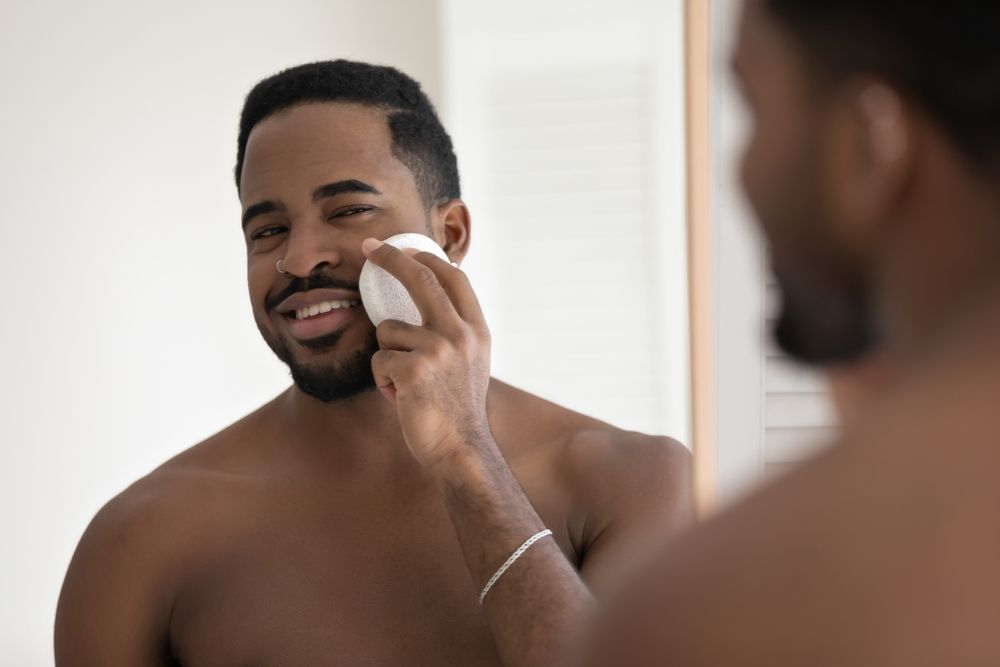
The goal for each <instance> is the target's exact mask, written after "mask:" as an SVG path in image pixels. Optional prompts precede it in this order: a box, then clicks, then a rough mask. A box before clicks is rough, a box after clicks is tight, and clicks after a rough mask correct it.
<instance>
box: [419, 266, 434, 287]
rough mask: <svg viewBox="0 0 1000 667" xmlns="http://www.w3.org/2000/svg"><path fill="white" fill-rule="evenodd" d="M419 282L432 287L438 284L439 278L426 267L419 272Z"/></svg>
mask: <svg viewBox="0 0 1000 667" xmlns="http://www.w3.org/2000/svg"><path fill="white" fill-rule="evenodd" d="M417 280H419V281H420V282H421V283H423V284H424V285H432V284H434V283H436V282H437V276H436V275H434V272H433V271H431V270H430V269H429V268H427V267H426V266H424V267H421V268H420V269H419V270H418V271H417Z"/></svg>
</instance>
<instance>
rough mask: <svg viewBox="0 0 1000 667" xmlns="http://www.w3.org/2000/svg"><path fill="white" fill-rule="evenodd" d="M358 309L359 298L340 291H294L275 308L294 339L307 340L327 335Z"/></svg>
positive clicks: (343, 323) (342, 324)
mask: <svg viewBox="0 0 1000 667" xmlns="http://www.w3.org/2000/svg"><path fill="white" fill-rule="evenodd" d="M359 310H361V296H360V295H359V294H358V293H357V292H350V291H347V290H342V289H314V290H309V291H307V292H297V293H295V294H293V295H291V296H289V297H288V298H287V299H285V300H284V301H282V302H281V303H280V304H278V306H277V307H276V308H275V311H276V312H277V313H278V314H279V315H280V316H281V321H282V322H284V323H285V325H286V326H287V327H288V329H289V331H290V332H291V334H292V336H293V337H294V338H297V339H299V340H309V339H310V338H317V337H320V336H326V335H329V334H331V333H333V332H335V331H337V330H338V329H340V328H341V327H343V326H344V325H345V324H346V323H347V322H349V321H350V320H351V319H352V318H353V317H354V316H355V315H356V314H357V312H358V311H359Z"/></svg>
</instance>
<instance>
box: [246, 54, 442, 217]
mask: <svg viewBox="0 0 1000 667" xmlns="http://www.w3.org/2000/svg"><path fill="white" fill-rule="evenodd" d="M310 102H345V103H354V104H363V105H366V106H370V107H373V108H375V109H379V110H381V111H383V112H384V113H385V115H386V120H387V122H388V123H389V131H390V133H391V134H392V152H393V154H394V155H395V156H396V157H397V158H398V159H399V161H400V162H402V163H403V164H405V165H406V166H407V168H409V170H410V171H411V172H412V173H413V177H414V180H416V183H417V189H418V191H419V192H420V196H421V198H422V199H423V202H424V204H425V205H426V206H427V207H430V206H431V205H433V204H435V203H438V202H441V201H446V200H449V199H455V198H458V197H460V196H461V187H460V184H459V179H458V161H457V159H456V158H455V150H454V148H453V146H452V143H451V137H449V136H448V133H447V132H446V131H445V129H444V126H443V125H442V124H441V120H440V119H439V118H438V115H437V112H436V111H435V110H434V105H433V104H431V101H430V100H429V99H428V98H427V95H426V94H425V93H424V91H423V90H422V89H421V88H420V84H419V83H417V82H416V81H414V80H413V79H412V78H411V77H409V76H407V75H406V74H403V73H402V72H400V71H399V70H397V69H395V68H393V67H384V66H380V65H370V64H368V63H361V62H354V61H350V60H327V61H322V62H314V63H308V64H305V65H299V66H297V67H292V68H289V69H286V70H284V71H282V72H279V73H278V74H274V75H273V76H269V77H268V78H266V79H264V80H263V81H261V82H260V83H258V84H257V85H256V86H254V87H253V89H252V90H251V91H250V93H249V94H248V95H247V98H246V101H245V102H244V103H243V112H242V113H241V114H240V134H239V139H238V141H237V149H236V170H235V175H236V188H237V190H239V188H240V176H241V173H242V171H243V160H244V158H245V157H246V148H247V139H248V138H249V137H250V131H251V130H253V128H254V127H255V126H256V125H257V123H259V122H260V121H262V120H264V119H265V118H267V117H269V116H271V115H273V114H275V113H278V112H279V111H283V110H285V109H290V108H292V107H295V106H299V105H301V104H307V103H310Z"/></svg>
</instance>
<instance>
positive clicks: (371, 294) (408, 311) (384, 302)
mask: <svg viewBox="0 0 1000 667" xmlns="http://www.w3.org/2000/svg"><path fill="white" fill-rule="evenodd" d="M383 243H388V244H389V245H392V246H395V247H397V248H399V249H400V250H403V249H405V248H416V249H417V250H420V251H422V252H429V253H433V254H435V255H437V256H438V257H440V258H441V259H443V260H444V261H446V262H447V261H448V256H447V255H445V254H444V250H442V249H441V247H440V246H439V245H438V244H437V243H435V242H434V239H432V238H431V237H429V236H424V235H423V234H412V233H409V234H396V235H395V236H390V237H389V238H387V239H385V240H384V241H383ZM358 283H359V289H360V291H361V302H362V303H363V304H364V306H365V312H367V313H368V317H369V319H371V321H372V322H373V323H374V324H375V326H378V325H379V323H381V322H382V320H402V321H403V322H408V323H409V324H416V325H420V324H423V320H422V319H421V317H420V311H418V310H417V304H415V303H413V299H411V298H410V294H409V292H407V291H406V288H405V287H403V283H401V282H399V281H398V280H396V279H395V278H394V277H393V276H392V275H391V274H390V273H389V272H388V271H386V270H385V269H383V268H382V267H380V266H376V265H374V264H372V263H371V262H367V261H366V262H365V264H364V266H362V267H361V278H359V280H358Z"/></svg>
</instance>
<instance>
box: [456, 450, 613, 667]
mask: <svg viewBox="0 0 1000 667" xmlns="http://www.w3.org/2000/svg"><path fill="white" fill-rule="evenodd" d="M476 440H477V441H478V442H477V443H476V444H475V445H474V446H471V447H470V446H469V445H468V444H467V445H466V447H465V448H463V454H462V455H461V456H460V457H457V458H458V460H456V461H453V462H452V463H451V465H449V466H448V469H447V472H446V473H442V474H440V475H438V477H437V479H438V485H439V488H440V490H441V494H442V496H443V498H444V501H445V505H446V506H447V508H448V512H449V514H450V516H451V521H452V524H453V525H454V527H455V532H456V533H457V535H458V539H459V542H460V543H461V545H462V551H463V553H464V556H465V562H466V564H467V565H468V568H469V572H470V574H471V575H472V580H473V582H474V583H475V585H476V586H477V588H478V590H482V589H483V587H484V586H485V585H486V583H487V581H488V580H489V579H490V577H491V576H492V575H493V573H494V572H496V571H497V568H499V567H500V565H501V564H503V563H504V561H506V560H507V558H508V557H509V556H510V555H511V554H512V553H514V551H515V550H516V549H517V548H518V547H519V546H520V545H521V544H523V543H524V541H525V540H526V539H527V538H529V537H531V536H532V535H534V534H536V533H538V532H539V531H541V530H544V529H545V528H546V526H544V525H543V523H542V520H541V519H540V518H539V517H538V514H537V513H536V512H535V510H534V508H533V507H532V506H531V503H530V502H529V501H528V498H527V497H526V496H525V495H524V491H523V490H522V489H521V486H520V485H519V484H518V482H517V479H516V478H515V477H514V474H513V473H512V472H511V470H510V468H509V467H508V465H507V463H506V461H504V459H503V456H502V455H501V453H500V451H499V450H498V449H497V447H496V444H495V443H494V442H493V440H492V437H491V436H488V435H484V436H482V437H478V438H476ZM594 606H595V605H594V599H593V597H592V596H591V594H590V592H589V591H588V590H587V587H586V586H585V584H584V583H583V581H582V580H581V579H580V577H579V576H578V574H577V572H576V570H575V569H574V567H573V566H572V564H571V563H570V562H569V561H568V560H567V559H566V557H565V556H564V555H563V553H562V550H561V549H560V548H559V546H558V544H557V543H556V541H555V540H554V539H553V538H552V537H544V538H542V539H541V540H539V541H538V542H536V543H535V544H533V545H532V546H531V547H530V548H529V549H528V550H527V551H525V552H524V553H523V554H522V555H521V556H520V557H519V558H518V559H517V560H516V561H515V562H514V563H513V564H512V565H511V566H510V568H509V569H508V570H507V571H506V572H504V574H503V575H502V576H501V577H500V579H499V580H497V581H496V583H495V584H494V585H493V587H492V588H491V589H490V590H489V593H488V594H487V595H486V598H485V599H484V600H483V611H484V614H485V616H486V620H487V622H488V623H489V626H490V629H491V631H492V633H493V638H494V642H495V644H496V647H497V650H498V652H499V653H500V657H501V659H502V661H503V664H504V665H507V666H508V667H513V666H515V665H516V666H518V667H520V666H521V665H551V664H553V663H554V662H556V660H557V656H558V655H559V654H560V653H561V651H563V649H564V645H565V643H566V642H568V641H572V639H573V637H574V635H575V633H576V632H578V630H579V627H580V626H581V625H582V624H583V623H585V622H586V621H587V619H588V617H589V615H590V614H591V613H592V611H593V609H594Z"/></svg>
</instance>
